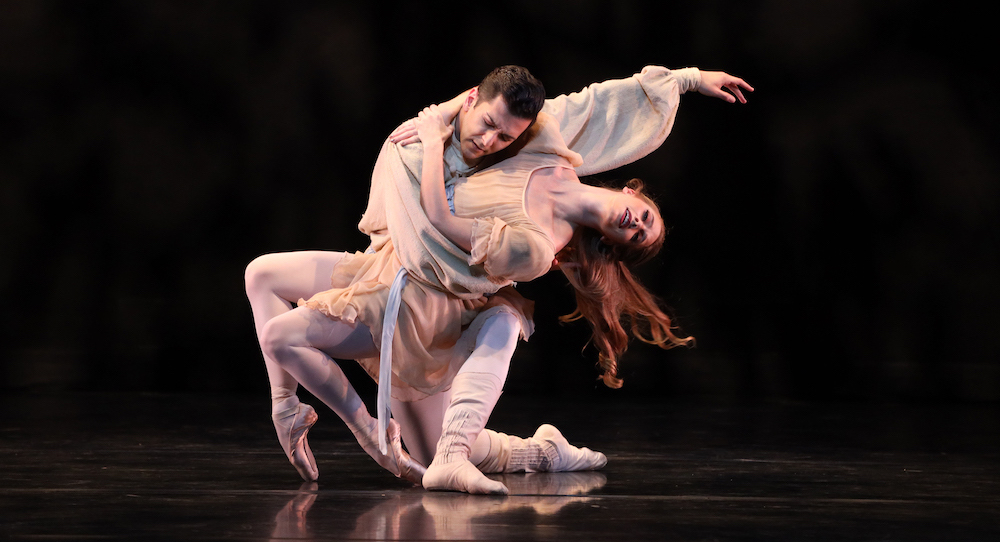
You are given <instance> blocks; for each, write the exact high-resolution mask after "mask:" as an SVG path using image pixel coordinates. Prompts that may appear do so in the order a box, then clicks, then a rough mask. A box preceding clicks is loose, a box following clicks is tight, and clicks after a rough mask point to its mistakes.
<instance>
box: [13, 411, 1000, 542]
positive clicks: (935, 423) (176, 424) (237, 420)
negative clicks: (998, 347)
mask: <svg viewBox="0 0 1000 542" xmlns="http://www.w3.org/2000/svg"><path fill="white" fill-rule="evenodd" d="M266 402H267V401H266V398H265V399H264V400H263V402H262V401H261V400H260V398H257V397H253V398H251V397H243V396H223V397H218V396H210V395H157V394H121V395H114V394H111V395H109V394H62V395H37V394H35V395H25V394H22V395H13V396H8V397H5V398H4V399H2V400H0V436H2V439H0V510H2V515H3V521H2V524H0V538H2V539H11V540H88V539H113V540H298V539H301V540H551V541H556V540H558V541H567V540H568V541H583V540H623V541H645V540H718V541H727V540H734V541H736V540H740V541H741V540H796V541H799V540H830V541H835V540H836V541H840V540H919V541H924V540H928V541H929V540H947V541H954V540H970V541H971V540H976V541H980V540H981V541H988V540H1000V447H998V443H1000V431H998V430H1000V406H998V405H930V404H924V405H873V404H822V403H816V404H814V403H792V402H781V403H754V404H732V403H730V404H724V403H713V402H668V401H650V400H631V401H627V400H620V401H617V400H616V401H594V402H579V403H574V404H561V403H557V402H544V401H540V400H538V399H527V398H517V397H510V396H506V395H505V396H504V397H503V398H502V399H501V402H500V405H499V406H498V410H497V412H496V414H495V415H494V418H493V420H492V421H491V424H490V426H491V427H494V428H496V429H498V430H502V431H505V432H510V433H514V434H526V433H527V434H530V433H532V432H533V431H534V428H535V427H536V426H537V425H538V424H539V423H541V422H551V423H554V424H556V425H557V426H558V427H560V429H562V430H563V433H564V434H566V436H567V437H568V438H569V439H570V441H571V442H575V443H578V444H582V445H587V446H590V447H592V448H594V449H598V450H602V451H604V452H605V453H607V455H608V457H609V463H608V466H607V467H606V468H605V469H604V470H601V471H599V472H587V473H564V474H516V475H504V476H496V478H497V479H500V480H502V481H503V482H504V483H506V484H507V485H508V487H509V488H510V489H511V492H512V495H510V496H508V497H482V496H470V495H464V494H457V493H437V492H435V493H429V492H426V491H424V490H422V489H421V488H418V487H412V486H409V485H408V484H406V483H404V482H401V481H399V480H397V479H395V478H394V477H392V476H391V475H388V474H387V473H384V472H383V471H381V470H380V468H379V467H378V466H377V465H376V464H375V463H374V462H373V461H372V460H371V459H369V458H368V457H367V456H366V455H364V453H363V452H362V451H361V450H360V448H358V447H357V445H356V444H354V443H353V440H352V439H351V437H350V434H349V432H348V431H347V429H346V428H345V427H344V426H343V425H342V424H341V423H340V422H339V421H338V420H337V419H336V418H335V415H334V414H333V413H332V412H330V411H329V410H327V409H326V408H325V407H321V405H318V404H316V405H314V406H317V411H318V412H319V413H320V422H319V424H317V426H316V428H315V429H314V431H313V432H312V433H311V437H312V438H311V442H312V446H313V450H314V451H315V454H316V458H317V461H318V463H319V467H320V481H319V482H318V483H317V484H302V482H301V480H300V479H299V478H298V475H297V474H296V473H295V471H294V470H293V469H292V467H291V466H290V465H288V463H287V460H285V458H284V455H283V454H282V452H281V449H280V447H279V446H278V444H277V442H276V440H275V439H274V435H273V429H272V427H271V423H270V419H269V411H268V405H267V404H266Z"/></svg>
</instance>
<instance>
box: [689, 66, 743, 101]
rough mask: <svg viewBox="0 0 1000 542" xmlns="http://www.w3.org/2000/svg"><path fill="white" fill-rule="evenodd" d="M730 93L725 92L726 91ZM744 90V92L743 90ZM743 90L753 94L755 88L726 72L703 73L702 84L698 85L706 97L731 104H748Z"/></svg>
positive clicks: (699, 90)
mask: <svg viewBox="0 0 1000 542" xmlns="http://www.w3.org/2000/svg"><path fill="white" fill-rule="evenodd" d="M723 89H725V90H728V91H729V92H725V90H723ZM741 89H742V90H741ZM743 90H745V91H747V92H753V87H752V86H750V85H749V84H748V83H747V82H746V81H744V80H742V79H740V78H739V77H734V76H732V75H729V74H728V73H726V72H708V71H702V72H701V84H700V85H698V92H700V93H702V94H704V95H705V96H714V97H716V98H719V99H722V100H725V101H727V102H729V103H736V100H737V99H738V100H739V101H740V103H743V104H745V103H747V99H746V98H744V97H743Z"/></svg>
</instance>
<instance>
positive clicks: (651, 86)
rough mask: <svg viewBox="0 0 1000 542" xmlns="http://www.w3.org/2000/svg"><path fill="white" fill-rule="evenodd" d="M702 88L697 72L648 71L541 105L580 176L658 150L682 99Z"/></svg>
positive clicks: (628, 161)
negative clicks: (577, 160)
mask: <svg viewBox="0 0 1000 542" xmlns="http://www.w3.org/2000/svg"><path fill="white" fill-rule="evenodd" d="M699 84H701V72H700V71H699V70H698V69H697V68H682V69H679V70H670V69H667V68H664V67H662V66H646V67H645V68H643V70H642V71H641V72H639V73H637V74H635V75H633V76H632V77H629V78H627V79H612V80H609V81H604V82H601V83H594V84H592V85H590V86H588V87H587V88H584V89H583V90H581V91H579V92H574V93H572V94H568V95H562V96H558V97H556V98H552V99H549V100H545V106H544V107H543V108H542V111H544V112H546V113H548V114H549V115H552V116H553V117H555V118H556V120H557V121H558V122H559V131H560V132H561V133H562V136H563V139H565V140H566V143H567V144H568V145H569V148H570V149H571V150H573V151H575V152H577V153H580V155H582V156H583V166H582V167H577V173H578V174H579V175H592V174H595V173H601V172H604V171H610V170H612V169H615V168H617V167H620V166H623V165H625V164H630V163H632V162H634V161H636V160H638V159H640V158H642V157H643V156H646V155H647V154H649V153H651V152H653V151H654V150H656V149H657V148H658V147H659V146H660V145H661V144H663V141H664V140H665V139H666V138H667V135H668V134H669V133H670V129H671V128H672V127H673V124H674V118H675V116H676V114H677V107H678V105H679V104H680V96H681V94H684V93H685V92H688V91H691V90H695V89H697V88H698V85H699Z"/></svg>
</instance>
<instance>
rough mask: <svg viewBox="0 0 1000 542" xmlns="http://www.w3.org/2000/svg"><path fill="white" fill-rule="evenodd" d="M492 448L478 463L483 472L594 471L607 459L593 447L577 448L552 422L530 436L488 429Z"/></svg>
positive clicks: (540, 427) (604, 463)
mask: <svg viewBox="0 0 1000 542" xmlns="http://www.w3.org/2000/svg"><path fill="white" fill-rule="evenodd" d="M486 431H487V435H489V437H490V451H489V453H488V454H487V455H486V457H485V458H483V460H482V461H480V462H479V464H478V465H476V466H477V467H478V468H479V470H481V471H483V472H570V471H584V470H594V469H599V468H601V467H603V466H604V465H607V463H608V458H607V456H605V455H604V454H602V453H600V452H595V451H593V450H591V449H590V448H577V447H576V446H573V445H572V444H570V443H569V441H567V440H566V437H564V436H563V435H562V433H560V432H559V430H558V429H556V428H555V427H553V426H552V425H549V424H543V425H541V426H539V427H538V429H537V430H536V431H535V434H534V435H533V436H532V437H531V438H526V439H525V438H521V437H516V436H513V435H506V434H504V433H498V432H496V431H492V430H489V429H487V430H486Z"/></svg>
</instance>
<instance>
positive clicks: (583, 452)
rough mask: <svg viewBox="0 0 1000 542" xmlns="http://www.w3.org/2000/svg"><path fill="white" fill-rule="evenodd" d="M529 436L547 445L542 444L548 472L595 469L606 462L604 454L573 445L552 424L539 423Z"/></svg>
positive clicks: (606, 458)
mask: <svg viewBox="0 0 1000 542" xmlns="http://www.w3.org/2000/svg"><path fill="white" fill-rule="evenodd" d="M531 438H533V439H536V440H540V441H542V442H544V443H547V444H548V445H549V447H546V446H545V445H543V446H542V448H543V450H546V455H547V456H549V469H548V472H571V471H582V470H595V469H599V468H602V467H604V465H607V464H608V457H607V456H606V455H604V454H602V453H601V452H595V451H593V450H591V449H590V448H577V447H576V446H573V445H572V444H570V443H569V441H568V440H566V437H564V436H563V435H562V433H560V432H559V430H558V429H556V428H555V426H553V425H550V424H547V423H546V424H542V425H540V426H539V427H538V430H536V431H535V434H534V435H533V436H532V437H531ZM546 448H548V449H546ZM550 450H551V451H550ZM552 452H554V453H552Z"/></svg>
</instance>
